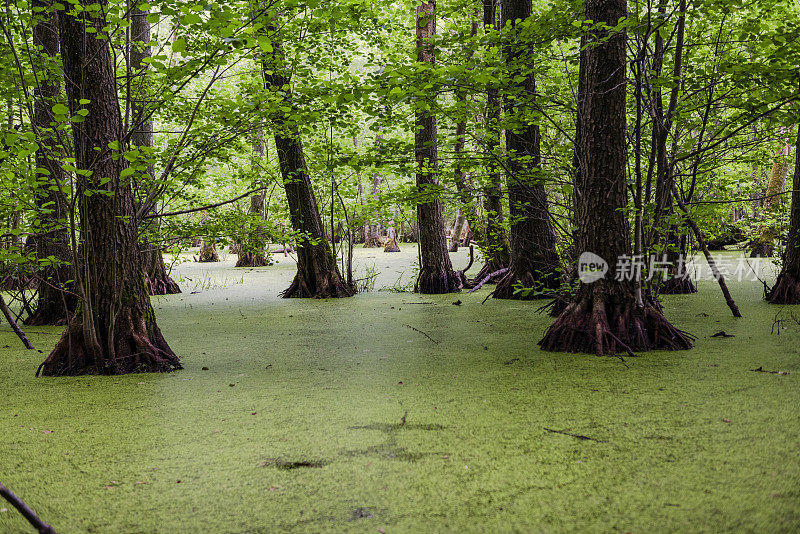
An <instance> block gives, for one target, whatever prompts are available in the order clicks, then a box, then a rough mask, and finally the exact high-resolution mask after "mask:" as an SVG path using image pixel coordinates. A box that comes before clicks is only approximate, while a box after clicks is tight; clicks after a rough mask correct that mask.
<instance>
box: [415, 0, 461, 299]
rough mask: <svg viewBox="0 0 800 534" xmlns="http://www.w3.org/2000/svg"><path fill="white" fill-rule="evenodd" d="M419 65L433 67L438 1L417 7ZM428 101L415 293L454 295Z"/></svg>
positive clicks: (421, 116) (419, 122)
mask: <svg viewBox="0 0 800 534" xmlns="http://www.w3.org/2000/svg"><path fill="white" fill-rule="evenodd" d="M416 23H417V32H416V35H417V62H420V63H430V64H431V65H433V63H434V61H435V58H434V53H433V48H432V45H431V38H433V36H434V35H435V34H436V1H435V0H432V1H428V2H425V1H423V2H422V3H420V4H419V5H418V6H417V20H416ZM432 109H433V106H431V105H430V103H428V102H424V101H421V102H417V110H416V111H415V118H416V128H415V133H414V152H415V155H416V160H417V194H419V195H420V196H421V198H420V199H418V200H417V222H418V224H419V247H420V259H421V265H420V269H419V276H418V277H417V281H416V284H415V285H414V290H415V291H417V292H419V293H425V294H439V293H451V292H454V291H459V290H460V289H461V285H462V282H461V277H460V276H459V275H458V274H457V273H456V272H455V271H454V270H453V265H452V263H451V262H450V254H449V253H448V252H447V240H446V238H445V231H444V218H443V217H442V201H441V199H440V198H439V194H438V192H437V191H436V189H437V186H438V181H437V179H436V172H437V170H438V167H439V160H438V153H437V147H436V116H435V115H434V114H433V111H432Z"/></svg>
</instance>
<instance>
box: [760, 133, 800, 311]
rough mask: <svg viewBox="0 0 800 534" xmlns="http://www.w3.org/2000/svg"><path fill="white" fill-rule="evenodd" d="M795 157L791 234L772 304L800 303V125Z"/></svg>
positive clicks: (770, 298)
mask: <svg viewBox="0 0 800 534" xmlns="http://www.w3.org/2000/svg"><path fill="white" fill-rule="evenodd" d="M794 158H795V163H794V178H793V179H792V205H791V208H790V215H789V235H788V237H787V239H786V249H785V250H784V253H783V265H782V266H781V271H780V273H778V279H777V280H776V281H775V285H774V286H773V287H772V288H771V289H770V291H769V292H768V293H767V296H766V298H767V301H769V303H770V304H800V127H799V128H798V129H797V141H796V143H795V150H794Z"/></svg>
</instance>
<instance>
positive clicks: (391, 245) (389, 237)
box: [383, 226, 400, 252]
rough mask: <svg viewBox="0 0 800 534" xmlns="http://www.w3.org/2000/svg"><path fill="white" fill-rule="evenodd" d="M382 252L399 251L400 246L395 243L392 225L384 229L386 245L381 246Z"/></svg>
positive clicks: (395, 234)
mask: <svg viewBox="0 0 800 534" xmlns="http://www.w3.org/2000/svg"><path fill="white" fill-rule="evenodd" d="M383 251H384V252H400V247H399V246H398V245H397V231H395V229H394V226H390V227H389V228H387V229H386V245H385V246H384V247H383Z"/></svg>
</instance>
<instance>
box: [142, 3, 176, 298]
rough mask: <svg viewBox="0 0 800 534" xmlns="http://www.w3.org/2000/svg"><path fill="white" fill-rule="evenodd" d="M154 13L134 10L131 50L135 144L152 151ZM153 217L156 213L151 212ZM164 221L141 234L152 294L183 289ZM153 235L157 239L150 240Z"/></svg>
mask: <svg viewBox="0 0 800 534" xmlns="http://www.w3.org/2000/svg"><path fill="white" fill-rule="evenodd" d="M149 13H150V11H149V10H148V11H142V10H140V9H138V8H137V7H133V8H132V9H131V41H132V44H131V48H130V62H131V70H132V72H133V73H134V75H133V77H132V78H133V79H132V81H131V84H130V85H131V87H135V90H136V98H135V99H134V100H133V105H132V106H131V107H132V109H133V123H134V124H133V133H132V135H131V143H132V144H133V145H134V146H143V147H147V148H150V147H152V146H153V121H152V120H149V119H148V120H144V116H145V113H146V112H147V106H146V105H144V103H143V101H145V100H146V91H147V88H148V83H147V69H148V68H149V64H148V63H147V62H146V61H145V59H147V58H149V57H150V46H149V43H150V39H151V37H150V23H149V22H147V15H148V14H149ZM147 174H148V177H147V178H146V179H145V180H144V183H145V184H147V185H150V184H151V183H152V180H153V178H154V177H155V167H154V166H153V164H152V163H151V164H150V165H148V166H147ZM150 213H151V214H153V213H154V210H150ZM160 225H161V219H158V218H153V219H148V220H146V222H145V223H144V224H143V225H142V226H143V227H142V228H141V229H140V230H141V231H140V233H141V234H142V236H143V237H144V239H143V240H141V241H140V243H139V249H140V252H141V255H142V263H143V265H142V268H143V270H144V273H145V277H146V278H145V281H146V283H147V290H148V293H149V294H151V295H174V294H177V293H180V292H181V288H180V286H179V285H178V284H177V282H175V280H173V279H172V277H171V276H170V275H169V274H168V273H167V267H166V265H164V255H163V252H162V250H161V236H160V235H159V229H160V228H159V227H160ZM151 235H152V237H153V239H148V237H150V236H151Z"/></svg>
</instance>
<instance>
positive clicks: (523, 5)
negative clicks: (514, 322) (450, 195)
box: [494, 0, 560, 299]
mask: <svg viewBox="0 0 800 534" xmlns="http://www.w3.org/2000/svg"><path fill="white" fill-rule="evenodd" d="M531 9H532V6H531V0H504V1H503V4H502V21H503V22H502V28H503V31H504V32H507V33H506V34H507V37H506V38H507V42H506V43H504V46H503V55H504V57H505V59H506V62H507V63H508V64H509V65H510V66H511V68H512V70H511V72H510V73H509V77H510V79H512V80H516V79H520V78H521V79H522V81H520V82H519V84H518V87H517V88H516V89H518V90H519V92H518V93H511V94H510V95H508V96H506V99H507V103H506V106H505V108H506V113H507V115H509V116H510V117H511V118H512V124H510V125H509V127H508V129H507V130H506V149H507V151H508V156H509V163H508V171H509V173H508V204H509V212H510V216H511V231H510V235H511V264H510V265H509V269H508V272H507V273H506V274H505V275H504V276H503V278H502V279H500V281H499V282H498V283H497V288H496V289H495V290H494V296H495V298H506V299H527V298H535V297H539V296H541V295H542V292H543V291H544V292H548V291H551V290H554V289H556V288H557V287H558V286H559V284H560V277H559V275H558V271H559V264H558V253H557V252H556V235H555V232H554V231H553V226H552V224H551V223H550V213H549V210H548V205H547V192H546V191H545V188H544V184H543V183H542V177H541V172H540V171H541V154H540V146H539V145H540V139H541V138H540V134H539V126H538V125H537V124H534V123H531V122H530V119H528V118H527V117H525V113H524V112H523V113H521V114H520V115H522V116H521V117H513V115H514V114H513V113H512V110H517V113H518V114H519V110H525V111H528V110H529V109H530V108H532V107H533V106H532V104H533V102H532V100H533V98H534V95H535V93H536V82H535V78H534V75H533V73H532V72H526V71H527V70H529V69H530V68H531V67H532V66H531V61H530V60H529V59H527V58H528V57H529V55H530V43H528V42H526V41H525V39H523V38H522V36H521V35H520V34H519V32H517V31H516V30H517V21H525V20H527V19H528V17H530V15H531ZM518 286H522V287H525V288H529V289H532V291H517V287H518Z"/></svg>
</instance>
